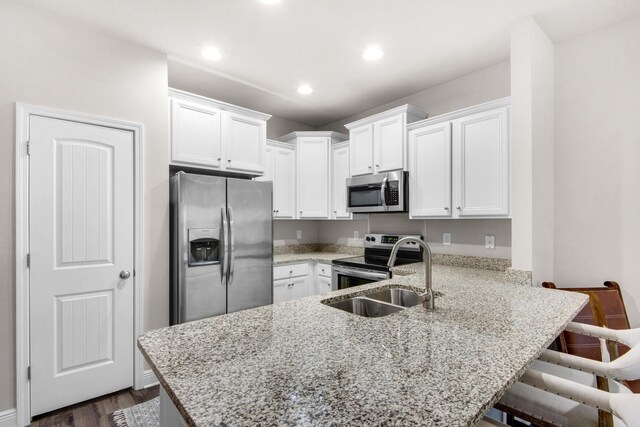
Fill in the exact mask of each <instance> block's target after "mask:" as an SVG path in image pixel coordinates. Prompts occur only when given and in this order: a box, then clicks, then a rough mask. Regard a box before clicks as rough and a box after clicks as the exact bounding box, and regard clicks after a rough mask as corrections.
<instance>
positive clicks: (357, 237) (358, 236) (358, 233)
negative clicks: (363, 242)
mask: <svg viewBox="0 0 640 427" xmlns="http://www.w3.org/2000/svg"><path fill="white" fill-rule="evenodd" d="M353 238H354V239H359V238H360V232H359V231H358V230H354V232H353Z"/></svg>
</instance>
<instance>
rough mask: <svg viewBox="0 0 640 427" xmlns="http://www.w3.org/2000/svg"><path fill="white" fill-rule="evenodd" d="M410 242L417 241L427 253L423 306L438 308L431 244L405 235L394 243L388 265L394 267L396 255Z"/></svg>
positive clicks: (432, 308) (431, 308)
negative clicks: (432, 271) (432, 269)
mask: <svg viewBox="0 0 640 427" xmlns="http://www.w3.org/2000/svg"><path fill="white" fill-rule="evenodd" d="M408 242H415V243H417V244H418V245H420V246H421V247H422V249H424V251H425V252H426V253H427V259H426V260H425V263H424V293H423V294H422V295H421V296H423V297H424V298H425V299H424V302H423V303H422V306H423V307H424V308H426V309H427V310H434V309H435V308H436V306H435V299H436V296H435V294H434V293H433V287H432V286H431V248H430V247H429V245H427V244H426V243H425V242H424V241H423V240H422V239H417V238H415V237H411V236H409V237H403V238H402V239H400V240H398V241H397V242H396V244H395V245H393V249H391V256H390V257H389V262H387V267H389V268H391V267H393V264H395V262H396V255H398V250H399V249H400V247H401V246H402V245H404V244H405V243H408Z"/></svg>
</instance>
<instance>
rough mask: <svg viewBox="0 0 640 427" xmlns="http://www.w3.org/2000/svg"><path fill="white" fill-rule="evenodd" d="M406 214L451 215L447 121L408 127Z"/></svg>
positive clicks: (449, 128) (411, 216) (449, 146)
mask: <svg viewBox="0 0 640 427" xmlns="http://www.w3.org/2000/svg"><path fill="white" fill-rule="evenodd" d="M409 200H410V202H409V218H422V217H450V216H451V123H450V122H445V123H440V124H437V125H431V126H425V127H421V128H418V129H414V130H411V131H409Z"/></svg>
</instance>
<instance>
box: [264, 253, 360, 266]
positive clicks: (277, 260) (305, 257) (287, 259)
mask: <svg viewBox="0 0 640 427" xmlns="http://www.w3.org/2000/svg"><path fill="white" fill-rule="evenodd" d="M353 256H355V255H353V254H351V255H350V254H343V253H336V252H306V253H298V254H280V255H274V256H273V265H281V264H290V263H294V262H309V261H316V262H318V261H319V262H327V263H331V261H333V260H334V259H339V258H350V257H353Z"/></svg>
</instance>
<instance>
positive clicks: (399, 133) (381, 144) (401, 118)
mask: <svg viewBox="0 0 640 427" xmlns="http://www.w3.org/2000/svg"><path fill="white" fill-rule="evenodd" d="M406 133H407V125H406V123H405V115H404V114H398V115H396V116H393V117H390V118H388V119H384V120H380V121H379V122H377V123H375V124H374V126H373V136H374V138H373V141H374V144H373V146H374V150H375V155H374V156H373V158H374V160H375V162H374V165H373V167H374V170H375V172H376V173H379V172H388V171H392V170H397V169H405V165H404V158H405V156H406V154H405V148H404V147H405V134H406Z"/></svg>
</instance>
